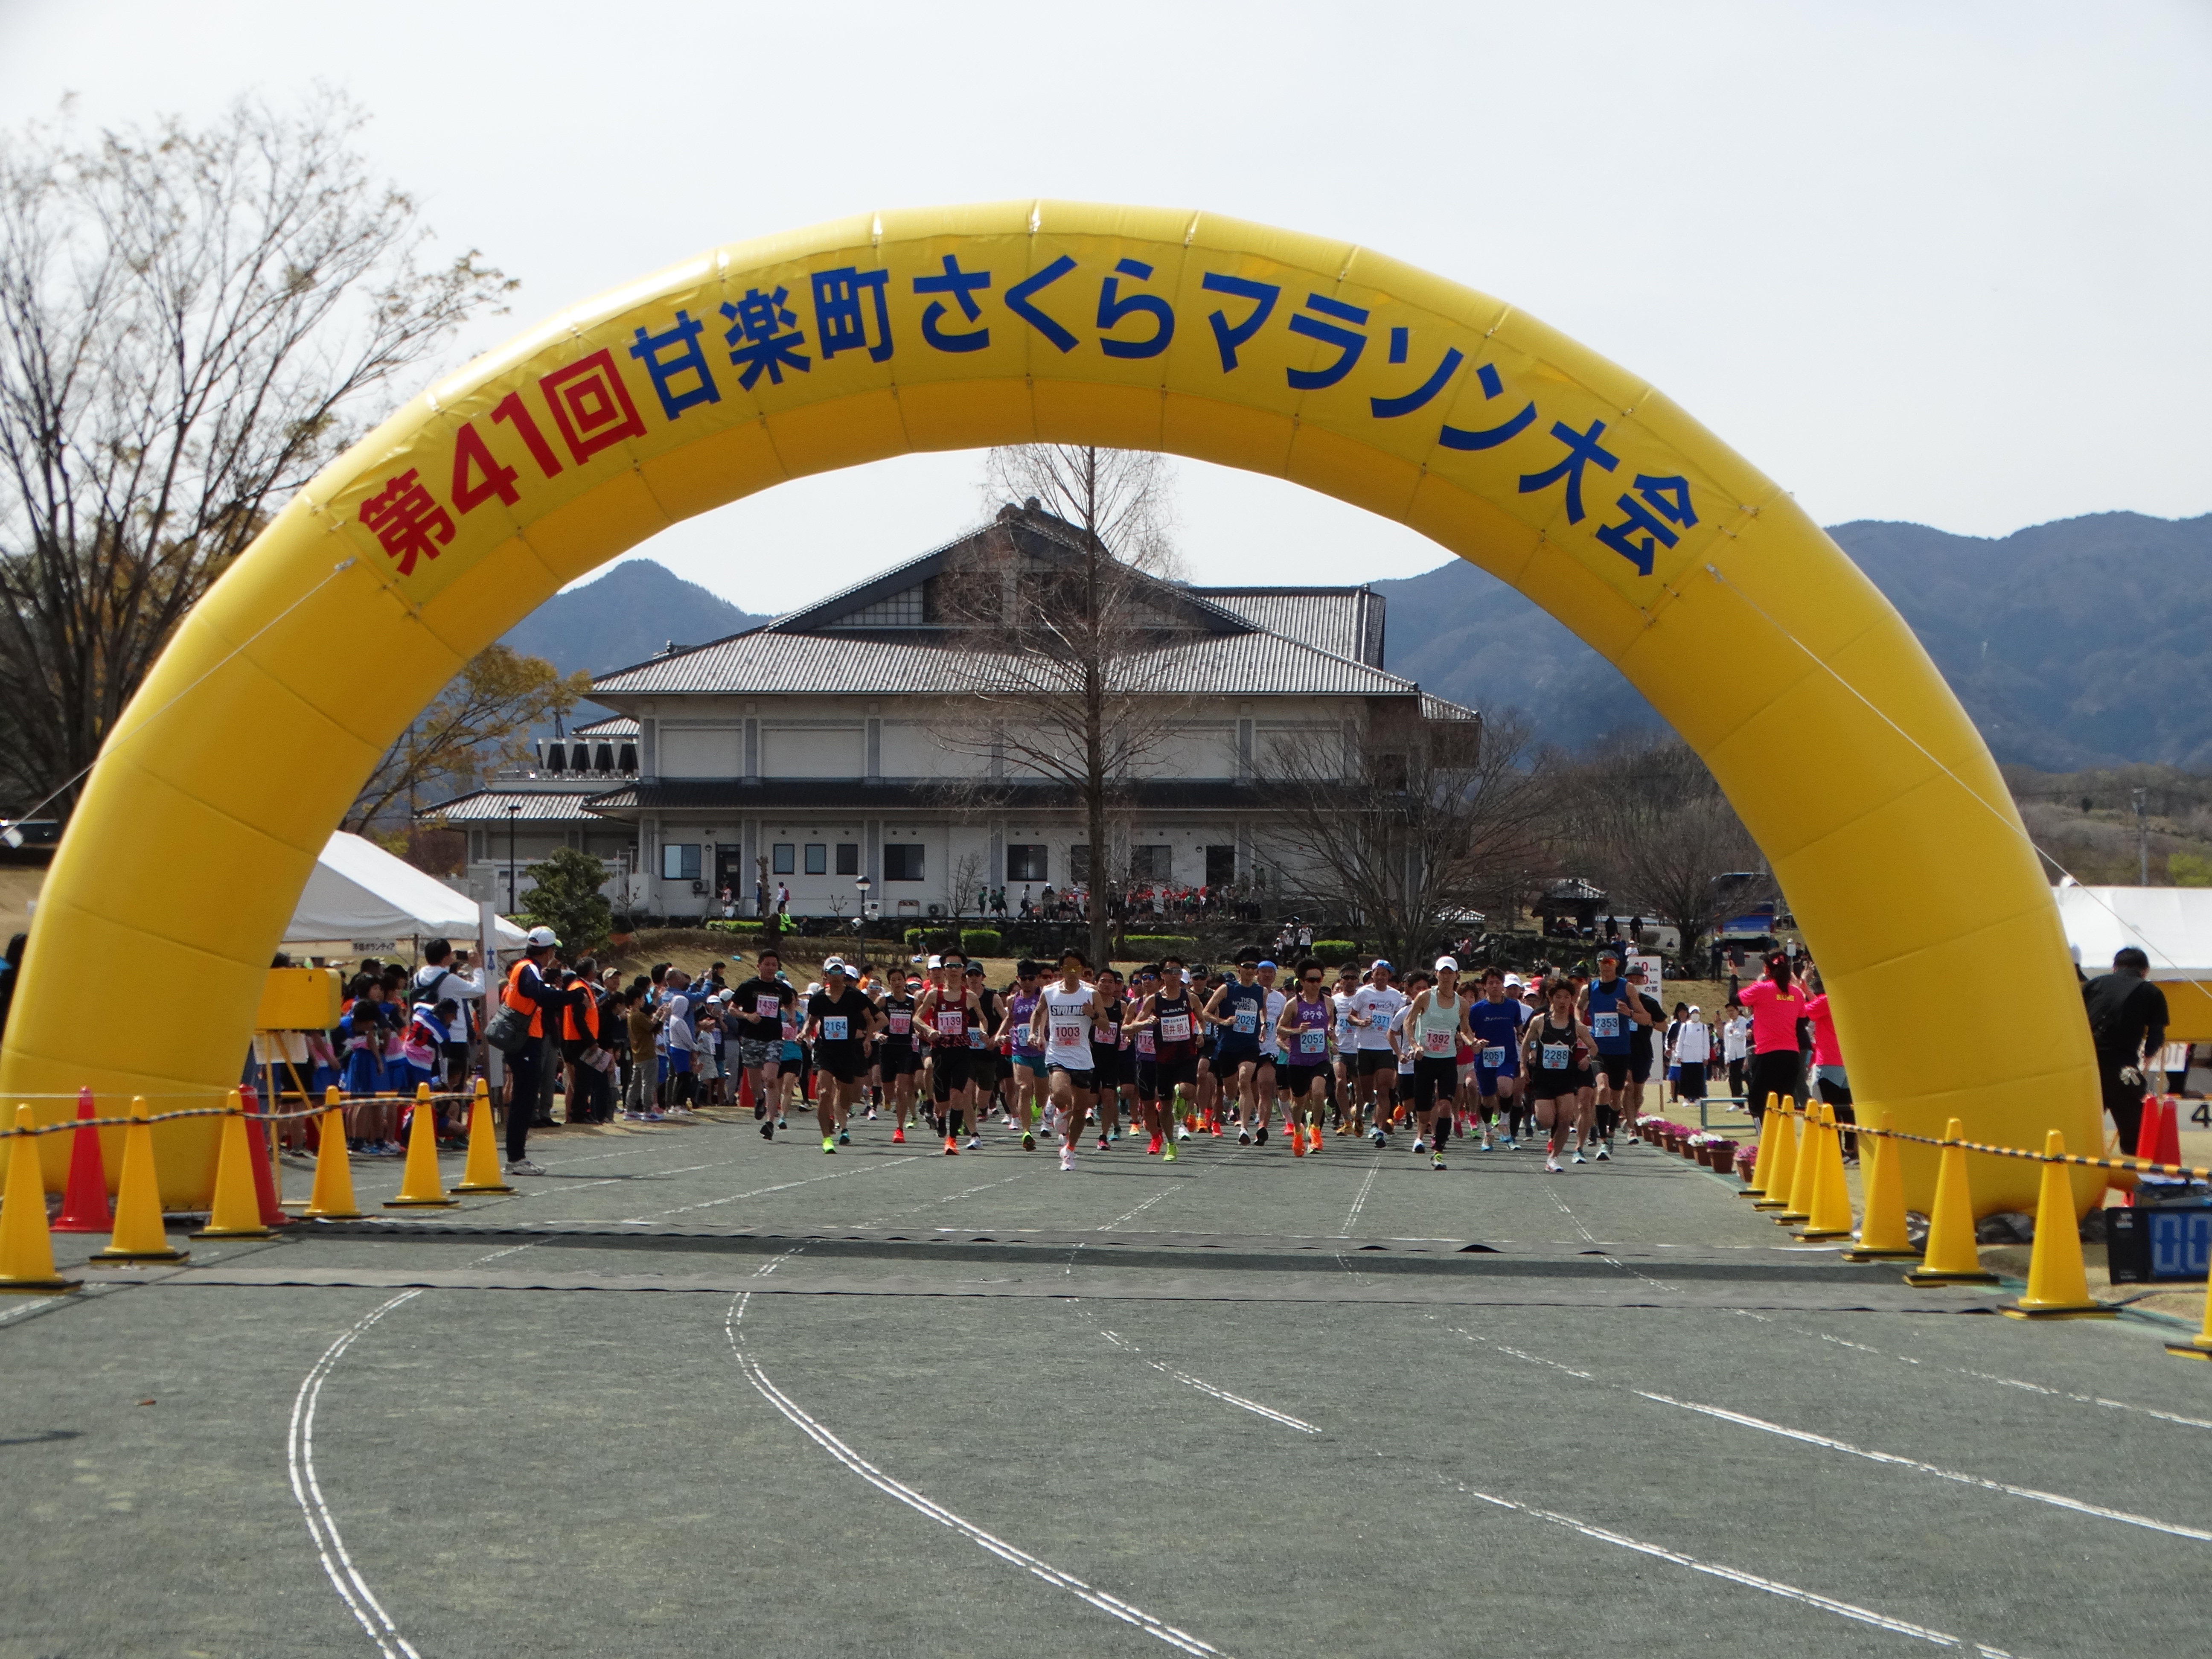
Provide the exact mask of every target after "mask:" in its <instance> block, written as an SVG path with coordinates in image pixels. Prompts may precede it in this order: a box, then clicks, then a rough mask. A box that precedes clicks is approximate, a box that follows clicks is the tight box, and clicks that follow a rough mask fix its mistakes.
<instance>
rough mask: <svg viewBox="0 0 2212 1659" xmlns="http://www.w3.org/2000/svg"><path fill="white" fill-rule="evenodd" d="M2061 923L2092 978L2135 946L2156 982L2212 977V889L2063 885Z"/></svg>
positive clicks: (2060, 891) (2060, 886)
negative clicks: (2147, 963)
mask: <svg viewBox="0 0 2212 1659" xmlns="http://www.w3.org/2000/svg"><path fill="white" fill-rule="evenodd" d="M2055 896H2056V897H2057V900H2058V919H2059V921H2061V922H2062V923H2063V924H2064V926H2065V928H2066V943H2067V944H2068V945H2069V946H2071V947H2072V949H2073V951H2074V959H2075V961H2076V962H2077V963H2080V964H2081V971H2082V972H2084V973H2086V974H2087V975H2089V976H2090V977H2091V978H2094V977H2096V975H2099V974H2101V973H2106V972H2108V971H2109V970H2110V969H2111V968H2112V956H2113V953H2114V952H2115V951H2119V950H2121V949H2123V948H2124V947H2125V946H2127V945H2134V946H2136V948H2137V949H2138V950H2140V951H2142V952H2143V954H2144V955H2146V956H2148V957H2149V958H2150V976H2151V977H2152V978H2153V979H2154V980H2198V979H2212V887H2081V886H2077V885H2076V884H2075V883H2074V882H2073V881H2072V880H2070V879H2069V880H2065V881H2062V882H2061V883H2059V884H2058V888H2057V893H2056V895H2055Z"/></svg>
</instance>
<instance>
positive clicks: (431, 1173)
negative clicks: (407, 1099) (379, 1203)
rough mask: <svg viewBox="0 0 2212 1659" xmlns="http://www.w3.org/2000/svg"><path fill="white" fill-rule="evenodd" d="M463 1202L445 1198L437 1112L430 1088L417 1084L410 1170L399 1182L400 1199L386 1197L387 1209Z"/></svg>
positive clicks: (409, 1148)
mask: <svg viewBox="0 0 2212 1659" xmlns="http://www.w3.org/2000/svg"><path fill="white" fill-rule="evenodd" d="M459 1202H460V1200H459V1199H455V1198H447V1196H446V1188H445V1184H444V1182H441V1181H440V1180H439V1178H438V1123H437V1111H436V1109H435V1108H434V1107H433V1106H432V1105H431V1104H430V1085H428V1084H427V1083H418V1084H416V1085H415V1121H414V1122H413V1123H412V1124H410V1126H409V1127H408V1131H407V1170H406V1173H405V1174H404V1176H401V1178H400V1182H399V1196H398V1197H397V1198H387V1199H386V1200H384V1207H385V1208H386V1209H387V1210H429V1209H450V1208H451V1207H452V1206H454V1205H455V1204H458V1203H459Z"/></svg>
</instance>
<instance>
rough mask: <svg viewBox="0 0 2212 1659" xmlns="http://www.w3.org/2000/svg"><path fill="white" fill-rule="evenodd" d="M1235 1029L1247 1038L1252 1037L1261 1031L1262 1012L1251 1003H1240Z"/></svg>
mask: <svg viewBox="0 0 2212 1659" xmlns="http://www.w3.org/2000/svg"><path fill="white" fill-rule="evenodd" d="M1233 1029H1234V1030H1237V1031H1238V1032H1240V1033H1241V1034H1243V1036H1252V1035H1253V1034H1254V1033H1255V1032H1256V1031H1258V1030H1259V1029H1260V1011H1259V1010H1258V1009H1257V1008H1255V1007H1254V1006H1252V1005H1251V1004H1250V1003H1249V1002H1243V1003H1239V1004H1238V1005H1237V1018H1236V1023H1235V1025H1234V1027H1233Z"/></svg>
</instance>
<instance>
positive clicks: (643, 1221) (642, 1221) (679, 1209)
mask: <svg viewBox="0 0 2212 1659" xmlns="http://www.w3.org/2000/svg"><path fill="white" fill-rule="evenodd" d="M913 1162H914V1158H913V1157H912V1155H911V1154H909V1155H908V1156H907V1157H904V1158H885V1159H884V1161H883V1162H882V1163H880V1164H860V1165H858V1166H857V1167H850V1168H847V1169H842V1170H832V1171H831V1172H830V1173H829V1174H828V1175H818V1176H806V1177H805V1179H803V1180H799V1181H781V1182H777V1183H776V1184H775V1186H773V1187H756V1188H753V1189H752V1190H751V1191H750V1192H749V1193H732V1194H729V1195H728V1196H726V1197H724V1198H709V1199H705V1200H702V1201H701V1202H699V1203H696V1204H679V1205H678V1206H676V1207H675V1208H674V1209H672V1210H655V1211H654V1212H653V1214H652V1215H651V1216H649V1217H647V1216H632V1217H629V1218H626V1219H625V1220H624V1221H623V1224H622V1225H623V1226H625V1227H643V1226H647V1225H651V1223H652V1222H653V1221H657V1220H659V1218H661V1217H663V1216H671V1215H688V1214H689V1213H690V1212H692V1211H693V1210H711V1209H713V1208H714V1207H715V1206H717V1205H721V1204H735V1203H736V1202H737V1201H738V1200H740V1199H745V1198H765V1197H766V1196H767V1195H768V1194H770V1193H787V1192H789V1191H790V1190H791V1189H792V1188H794V1187H811V1186H812V1185H813V1184H814V1183H815V1182H818V1181H836V1180H839V1179H841V1178H842V1177H843V1176H856V1175H866V1174H867V1173H868V1172H869V1171H870V1170H888V1169H890V1167H891V1166H892V1165H893V1164H911V1163H913Z"/></svg>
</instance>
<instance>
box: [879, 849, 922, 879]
mask: <svg viewBox="0 0 2212 1659" xmlns="http://www.w3.org/2000/svg"><path fill="white" fill-rule="evenodd" d="M884 880H885V881H920V880H921V842H918V841H907V842H896V841H895V842H891V843H890V845H889V846H887V847H885V848H884Z"/></svg>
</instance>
